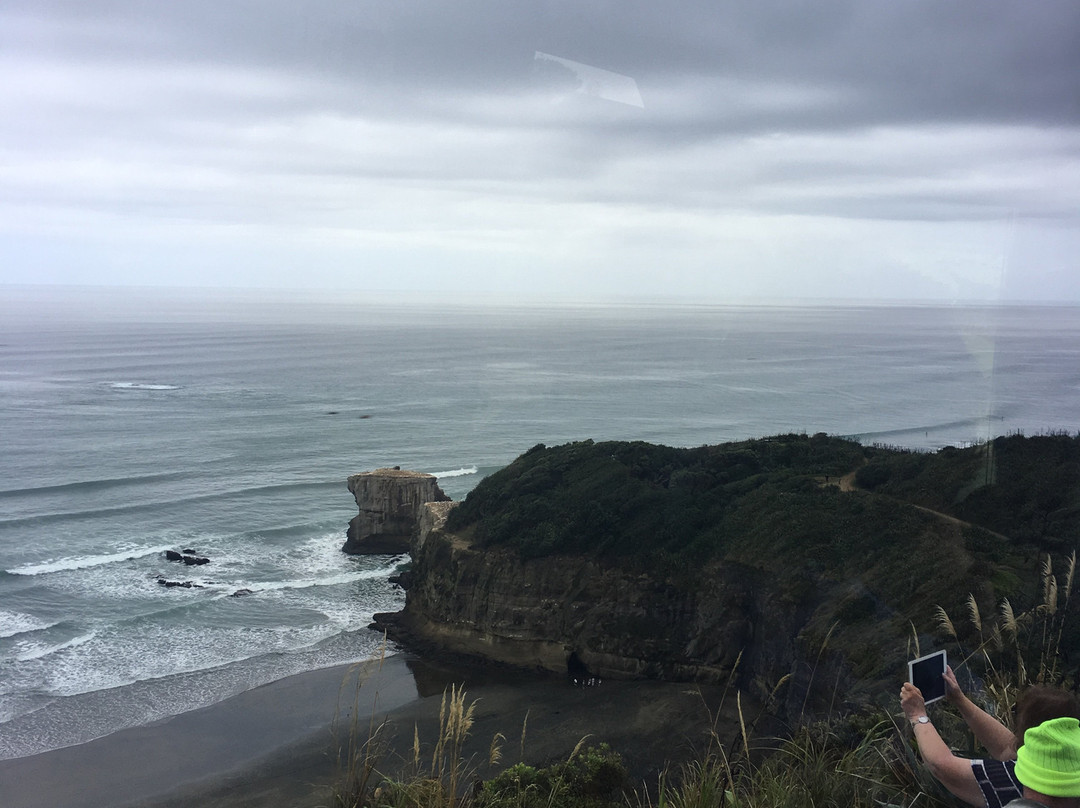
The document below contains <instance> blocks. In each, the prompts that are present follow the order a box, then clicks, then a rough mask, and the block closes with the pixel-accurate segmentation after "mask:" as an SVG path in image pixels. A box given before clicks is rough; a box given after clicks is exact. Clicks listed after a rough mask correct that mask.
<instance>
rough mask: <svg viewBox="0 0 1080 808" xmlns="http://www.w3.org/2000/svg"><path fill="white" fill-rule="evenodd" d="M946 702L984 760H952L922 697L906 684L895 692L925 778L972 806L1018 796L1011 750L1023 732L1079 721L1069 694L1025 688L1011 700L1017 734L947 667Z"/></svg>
mask: <svg viewBox="0 0 1080 808" xmlns="http://www.w3.org/2000/svg"><path fill="white" fill-rule="evenodd" d="M944 678H945V698H946V700H948V702H949V703H950V704H952V705H953V706H955V707H956V708H957V710H959V711H960V715H961V717H962V718H963V719H964V721H965V722H966V723H967V725H968V728H969V729H970V730H971V731H972V733H974V735H975V738H976V740H978V741H979V743H981V744H982V745H983V747H985V749H986V751H987V752H989V753H990V757H989V758H983V759H976V760H969V759H968V758H962V757H958V756H956V755H954V754H953V753H952V751H951V750H950V749H949V747H948V746H946V745H945V742H944V741H943V740H942V739H941V736H940V735H939V734H938V731H937V730H936V729H935V728H934V725H933V723H932V722H931V721H930V717H929V716H928V715H927V714H926V703H925V702H924V701H923V695H922V692H921V691H920V690H919V688H917V687H915V685H913V684H911V683H910V682H905V683H904V686H903V687H902V688H901V689H900V706H901V708H903V710H904V715H906V716H907V719H908V721H910V722H911V726H912V731H913V732H914V733H915V742H916V743H917V744H918V745H919V754H920V755H922V759H923V761H924V762H925V763H926V766H927V768H929V769H930V773H931V774H933V775H934V777H936V778H937V779H938V780H939V781H940V782H941V784H942V785H943V786H945V788H947V789H948V790H949V791H950V792H952V794H953V795H955V796H956V797H958V798H960V799H962V800H963V801H964V802H966V803H968V804H970V805H974V806H984V805H985V806H986V807H987V808H1001V806H1003V805H1005V804H1006V803H1007V802H1009V801H1010V800H1014V799H1019V798H1020V797H1021V796H1023V786H1021V785H1020V783H1019V781H1018V780H1017V779H1016V775H1015V773H1014V768H1015V766H1016V750H1017V748H1018V747H1019V746H1020V745H1021V744H1022V743H1023V738H1024V732H1025V731H1027V730H1028V729H1030V728H1031V727H1037V726H1039V725H1040V724H1042V723H1043V722H1044V721H1049V720H1050V719H1052V718H1063V717H1066V716H1069V717H1073V718H1078V719H1080V703H1078V702H1077V700H1076V699H1075V698H1074V697H1073V696H1072V694H1070V693H1066V692H1065V691H1062V690H1055V689H1054V688H1050V687H1041V686H1036V687H1030V688H1028V689H1027V690H1025V691H1024V692H1023V693H1021V694H1020V698H1018V699H1017V700H1016V732H1015V733H1014V732H1013V731H1012V730H1010V729H1009V728H1008V727H1006V726H1005V725H1004V724H1002V723H1001V722H1000V721H998V720H997V719H996V718H994V717H993V716H992V715H990V714H989V713H987V712H986V711H985V710H983V709H981V708H980V707H979V706H978V705H976V704H975V703H974V702H973V701H972V700H971V699H969V698H968V697H967V696H966V695H964V692H963V691H962V690H961V689H960V686H959V685H958V684H957V682H956V676H955V674H953V672H952V668H946V669H945V674H944Z"/></svg>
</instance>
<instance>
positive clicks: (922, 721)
mask: <svg viewBox="0 0 1080 808" xmlns="http://www.w3.org/2000/svg"><path fill="white" fill-rule="evenodd" d="M929 723H930V716H928V715H920V716H919V717H918V718H913V719H911V726H915V725H916V724H929Z"/></svg>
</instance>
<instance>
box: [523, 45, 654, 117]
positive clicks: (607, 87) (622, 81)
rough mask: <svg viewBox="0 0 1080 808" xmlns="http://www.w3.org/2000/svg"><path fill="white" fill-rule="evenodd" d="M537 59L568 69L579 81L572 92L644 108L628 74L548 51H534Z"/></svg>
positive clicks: (635, 85)
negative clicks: (614, 71)
mask: <svg viewBox="0 0 1080 808" xmlns="http://www.w3.org/2000/svg"><path fill="white" fill-rule="evenodd" d="M535 59H536V60H537V61H547V62H555V63H556V64H560V65H562V66H563V67H565V68H567V69H568V70H570V71H571V72H572V73H574V75H575V76H577V78H578V80H579V81H580V82H581V83H580V84H579V85H578V88H577V89H576V90H574V92H578V93H583V94H584V95H594V96H596V97H597V98H604V99H607V100H608V101H617V102H618V103H620V104H629V105H630V106H632V107H641V108H642V109H644V107H645V102H644V101H642V100H641V93H640V92H639V91H638V86H637V82H636V81H634V80H633V79H632V78H630V77H629V76H624V75H622V74H621V73H612V72H611V71H610V70H604V69H603V68H599V67H593V66H592V65H585V64H582V63H581V62H575V61H572V60H570V59H563V58H562V57H560V56H552V55H551V54H550V53H543V52H541V51H537V52H536V56H535Z"/></svg>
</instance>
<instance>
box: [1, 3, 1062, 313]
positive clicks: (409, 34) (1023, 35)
mask: <svg viewBox="0 0 1080 808" xmlns="http://www.w3.org/2000/svg"><path fill="white" fill-rule="evenodd" d="M0 281H2V282H5V283H73V284H110V285H111V284H120V285H124V284H149V285H167V286H172V285H180V286H234V287H249V286H262V287H302V288H318V289H322V288H325V289H337V288H343V289H353V290H360V291H363V290H376V291H387V290H403V291H412V290H416V291H424V292H428V293H432V292H433V293H436V294H442V293H446V294H455V295H461V294H465V295H470V294H477V295H496V296H510V297H517V298H521V299H544V300H547V299H575V300H576V299H581V300H588V299H610V298H624V297H627V296H630V297H632V296H639V295H640V296H645V297H650V298H660V297H663V298H685V299H690V300H700V301H715V302H731V301H739V300H743V299H747V298H754V299H756V298H766V299H775V298H830V299H835V298H853V299H883V300H910V299H915V300H941V301H962V300H992V301H998V300H1050V301H1057V300H1070V301H1080V2H1077V0H1060V2H1059V1H1057V0H1037V2H1036V1H1035V0H1023V2H1012V1H1008V0H1007V1H1005V2H987V1H986V0H935V1H934V2H918V1H917V0H900V1H897V0H888V1H886V0H858V1H857V2H833V1H832V0H812V1H811V0H807V2H798V0H789V1H788V2H783V3H777V4H772V3H767V2H750V1H749V0H747V1H746V2H734V1H733V0H731V1H729V2H719V1H718V0H709V2H680V3H678V4H677V5H675V6H674V7H670V6H667V5H666V4H661V3H657V2H630V1H628V0H621V1H620V2H614V1H612V2H598V1H597V0H572V1H568V2H548V1H546V0H531V1H530V2H514V1H513V0H489V1H488V2H472V1H471V0H455V1H454V2H441V3H435V2H431V0H380V2H371V0H351V1H350V2H346V1H345V0H341V1H340V2H317V1H316V2H312V1H311V0H304V2H296V0H293V1H292V2H288V3H285V2H278V1H277V0H259V2H254V1H253V0H250V1H247V2H235V1H232V2H230V0H212V2H211V0H183V2H145V0H115V1H109V2H106V1H105V0H70V1H68V2H60V1H58V0H5V2H3V3H0Z"/></svg>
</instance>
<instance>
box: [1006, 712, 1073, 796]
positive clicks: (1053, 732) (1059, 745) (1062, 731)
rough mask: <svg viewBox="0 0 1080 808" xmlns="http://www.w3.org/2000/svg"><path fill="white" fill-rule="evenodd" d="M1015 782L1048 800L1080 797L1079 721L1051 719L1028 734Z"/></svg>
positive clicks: (1018, 761)
mask: <svg viewBox="0 0 1080 808" xmlns="http://www.w3.org/2000/svg"><path fill="white" fill-rule="evenodd" d="M1016 779H1017V780H1019V781H1020V782H1021V783H1023V784H1024V785H1025V786H1027V787H1028V788H1030V789H1033V790H1034V791H1038V792H1039V793H1040V794H1046V795H1047V796H1048V797H1080V721H1077V720H1076V719H1075V718H1052V719H1050V720H1049V721H1044V722H1043V723H1041V724H1039V726H1037V727H1032V728H1031V729H1029V730H1028V731H1027V732H1025V733H1024V744H1023V746H1021V747H1020V748H1019V749H1017V750H1016Z"/></svg>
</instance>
